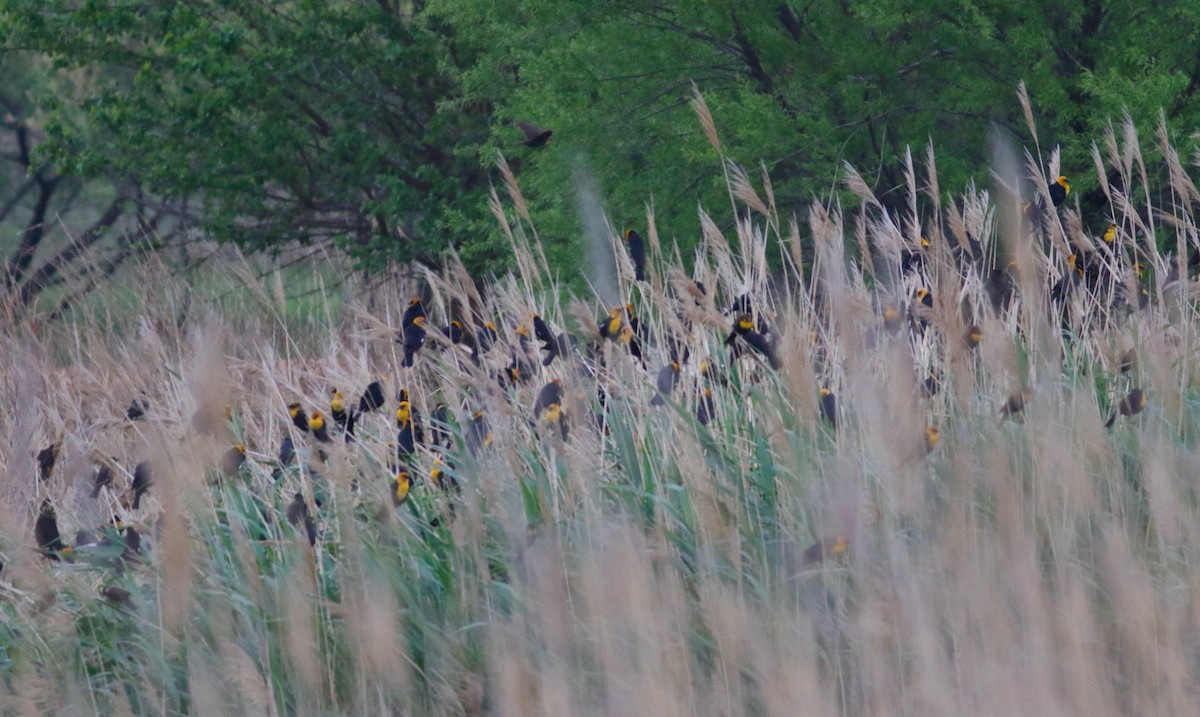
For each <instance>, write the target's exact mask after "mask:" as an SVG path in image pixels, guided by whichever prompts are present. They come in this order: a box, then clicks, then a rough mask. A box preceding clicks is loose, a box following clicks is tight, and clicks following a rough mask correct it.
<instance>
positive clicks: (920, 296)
mask: <svg viewBox="0 0 1200 717" xmlns="http://www.w3.org/2000/svg"><path fill="white" fill-rule="evenodd" d="M913 296H915V297H916V298H917V301H918V302H919V303H922V304H924V303H925V299H926V297H928V296H929V289H926V288H925V287H921V288H920V289H917V291H916V293H914V294H913Z"/></svg>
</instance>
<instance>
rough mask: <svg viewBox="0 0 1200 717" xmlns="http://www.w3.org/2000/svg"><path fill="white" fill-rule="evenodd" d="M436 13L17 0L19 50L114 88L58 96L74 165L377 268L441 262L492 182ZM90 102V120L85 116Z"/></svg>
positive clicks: (52, 138) (249, 233) (246, 241)
mask: <svg viewBox="0 0 1200 717" xmlns="http://www.w3.org/2000/svg"><path fill="white" fill-rule="evenodd" d="M419 9H420V6H419V3H416V4H414V5H412V6H410V5H408V4H401V3H397V4H392V3H388V2H383V1H378V2H366V1H365V0H335V1H333V2H327V3H316V2H297V3H262V2H257V1H254V0H232V1H217V0H199V1H197V2H187V3H179V2H169V1H166V0H151V1H150V2H124V1H118V2H111V3H79V2H75V1H74V0H51V1H50V2H40V1H39V2H32V1H30V0H10V1H9V2H7V3H5V4H3V5H2V6H0V31H2V34H3V35H4V36H6V37H7V38H8V44H9V46H10V47H18V48H22V49H25V50H28V51H31V52H38V53H44V54H46V55H47V56H49V57H51V58H52V59H53V61H54V63H55V66H56V67H58V68H60V69H61V70H63V71H70V70H73V69H75V68H103V69H104V70H105V72H106V77H107V78H108V79H107V81H105V82H104V83H102V84H100V85H98V86H96V87H92V88H85V90H84V91H83V92H81V93H79V94H78V95H75V96H67V97H61V98H56V99H52V98H47V105H48V106H47V110H48V111H49V112H50V121H49V123H48V125H47V133H48V142H47V146H46V150H45V156H46V157H47V158H48V159H49V160H50V161H51V162H52V163H53V164H54V165H55V166H57V167H60V168H63V169H65V170H70V171H72V172H75V173H79V174H81V175H83V176H96V175H99V174H102V173H105V174H110V175H119V176H122V177H127V178H136V181H137V183H138V185H139V186H140V187H142V188H143V189H144V190H145V191H146V192H148V193H150V194H153V195H156V196H163V197H169V198H178V197H182V196H185V195H195V196H197V197H200V198H201V199H202V202H203V205H202V218H203V221H204V226H205V228H206V229H207V230H208V231H209V232H210V233H211V235H212V236H214V237H215V238H217V239H219V240H222V241H234V242H237V243H239V244H240V245H242V246H244V247H247V248H250V249H268V250H272V249H278V248H279V247H280V246H281V244H282V243H284V242H287V241H299V242H317V241H334V242H336V243H338V244H339V245H341V246H343V247H344V248H345V249H346V250H347V251H349V252H350V253H351V254H352V255H354V256H355V257H356V258H358V259H359V260H360V261H361V262H362V264H363V265H364V266H366V267H368V268H370V267H378V266H380V265H382V264H383V263H384V262H385V261H387V260H389V259H400V260H410V259H428V260H436V258H437V256H438V254H439V253H440V252H441V251H442V250H443V249H444V248H445V246H446V245H447V244H449V243H453V242H456V241H459V242H464V241H468V240H470V239H471V237H465V236H461V235H459V236H456V235H453V234H448V233H447V232H446V231H445V230H446V227H447V226H448V224H447V221H446V211H447V210H448V208H450V207H461V206H463V205H464V204H471V205H473V206H477V207H478V209H477V211H478V212H479V213H480V214H482V213H483V212H484V211H486V209H485V202H484V201H483V200H482V199H480V200H479V201H475V202H473V203H471V202H467V201H466V199H467V198H468V197H472V196H475V195H480V196H482V189H483V186H484V182H485V180H486V178H487V172H486V171H485V170H484V169H483V168H482V165H481V163H480V162H479V161H478V160H477V159H476V158H472V157H459V156H456V155H455V154H454V153H453V151H452V149H453V147H454V146H455V145H456V144H459V143H461V142H463V141H467V140H471V141H477V139H478V138H479V137H482V136H483V133H484V127H485V122H484V118H483V115H482V114H481V113H480V112H477V111H455V112H439V111H438V107H439V103H442V102H445V101H449V100H451V99H453V98H454V96H455V84H454V80H453V78H452V77H450V76H449V75H448V74H447V73H446V72H444V71H443V70H442V68H441V63H443V62H449V63H452V62H453V61H454V59H455V58H454V56H453V54H452V52H451V50H450V48H449V47H448V45H447V44H446V42H445V38H444V37H443V36H442V35H441V34H439V32H437V31H435V30H433V29H431V28H430V27H428V26H427V25H426V24H424V23H422V22H420V21H419V20H417V19H415V18H414V16H413V11H414V10H419ZM76 108H77V109H78V110H79V111H80V112H81V113H82V116H83V117H84V118H85V119H86V122H85V123H82V124H78V123H73V122H71V120H70V118H71V116H72V110H75V109H76Z"/></svg>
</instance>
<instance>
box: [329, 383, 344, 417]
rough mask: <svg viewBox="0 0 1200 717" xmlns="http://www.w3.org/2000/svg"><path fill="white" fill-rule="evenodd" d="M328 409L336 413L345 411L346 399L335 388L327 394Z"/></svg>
mask: <svg viewBox="0 0 1200 717" xmlns="http://www.w3.org/2000/svg"><path fill="white" fill-rule="evenodd" d="M329 407H330V408H331V409H333V410H334V411H335V412H338V413H341V412H342V411H345V410H346V397H345V396H343V395H342V392H341V391H339V390H337V389H336V388H335V389H333V390H332V391H330V392H329Z"/></svg>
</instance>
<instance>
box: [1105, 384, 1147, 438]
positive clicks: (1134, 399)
mask: <svg viewBox="0 0 1200 717" xmlns="http://www.w3.org/2000/svg"><path fill="white" fill-rule="evenodd" d="M1146 402H1147V396H1146V392H1145V391H1143V390H1142V389H1140V388H1133V389H1130V390H1129V393H1127V394H1125V397H1124V398H1122V399H1121V402H1120V403H1118V404H1117V407H1116V409H1115V410H1114V411H1113V412H1112V413H1110V414H1109V415H1108V421H1106V422H1105V423H1104V427H1105V428H1112V425H1113V423H1115V422H1116V420H1117V416H1118V415H1121V416H1126V417H1132V416H1136V415H1137V414H1139V413H1141V412H1142V409H1143V408H1145V407H1146Z"/></svg>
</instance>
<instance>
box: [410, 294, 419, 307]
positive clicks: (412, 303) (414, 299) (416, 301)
mask: <svg viewBox="0 0 1200 717" xmlns="http://www.w3.org/2000/svg"><path fill="white" fill-rule="evenodd" d="M419 303H421V297H419V296H414V297H412V298H411V299H409V300H408V305H409V306H416V305H417V304H419Z"/></svg>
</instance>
